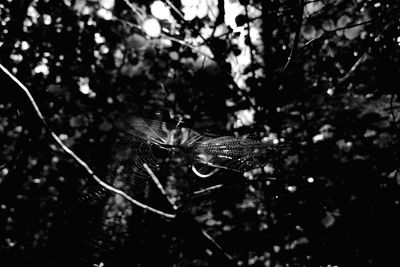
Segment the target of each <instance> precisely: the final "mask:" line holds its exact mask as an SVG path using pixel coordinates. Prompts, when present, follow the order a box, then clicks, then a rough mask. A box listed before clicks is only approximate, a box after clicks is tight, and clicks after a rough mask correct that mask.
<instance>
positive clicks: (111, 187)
mask: <svg viewBox="0 0 400 267" xmlns="http://www.w3.org/2000/svg"><path fill="white" fill-rule="evenodd" d="M0 69H1V71H2V72H3V73H4V74H6V76H8V78H10V79H11V80H12V81H13V82H14V83H15V84H16V85H17V86H18V88H19V89H21V90H22V91H23V92H24V94H25V95H26V96H27V97H28V99H29V102H30V104H31V105H32V107H33V109H34V112H35V113H36V115H37V116H38V118H39V119H40V121H41V123H42V125H43V126H44V128H45V129H46V130H47V132H48V133H50V135H51V137H52V138H53V140H54V141H55V142H56V143H57V144H58V145H59V146H60V147H61V149H62V150H64V152H65V153H67V154H68V155H69V156H70V157H71V158H72V159H73V160H75V161H76V162H77V163H78V164H79V165H80V166H81V167H82V168H83V169H84V170H85V171H86V173H87V174H88V175H89V177H91V178H92V180H93V181H95V182H96V183H98V184H99V185H100V186H102V187H103V188H105V189H106V190H108V191H110V192H113V193H115V194H118V195H120V196H122V197H123V198H125V199H126V200H128V201H129V202H131V203H132V204H134V205H136V206H138V207H140V208H142V209H144V210H147V211H150V212H152V213H154V214H157V215H160V216H162V217H165V218H175V214H169V213H165V212H162V211H160V210H157V209H155V208H152V207H150V206H147V205H145V204H143V203H141V202H139V201H137V200H135V199H133V198H132V197H130V196H129V195H127V194H126V193H125V192H123V191H121V190H119V189H117V188H115V187H113V186H111V185H109V184H107V183H105V182H104V181H103V180H102V179H100V178H99V177H98V176H97V175H96V174H95V173H94V171H93V170H92V169H91V168H90V167H89V166H88V165H87V164H86V162H84V161H83V160H82V159H81V158H79V157H78V156H77V155H76V154H75V153H74V152H73V151H72V150H71V149H69V148H68V147H67V146H66V145H65V144H64V143H63V142H62V141H61V139H60V138H59V137H58V136H57V135H56V134H55V133H54V132H53V131H52V130H51V128H50V126H49V125H48V124H47V122H46V120H45V118H44V116H43V114H42V112H41V111H40V109H39V107H38V105H37V104H36V101H35V100H34V99H33V96H32V94H31V93H30V92H29V90H28V88H27V87H25V85H23V84H22V83H21V82H20V81H19V80H18V79H17V78H16V77H15V76H14V75H13V74H12V73H10V72H9V71H8V70H7V69H6V68H5V67H4V66H3V65H2V64H0Z"/></svg>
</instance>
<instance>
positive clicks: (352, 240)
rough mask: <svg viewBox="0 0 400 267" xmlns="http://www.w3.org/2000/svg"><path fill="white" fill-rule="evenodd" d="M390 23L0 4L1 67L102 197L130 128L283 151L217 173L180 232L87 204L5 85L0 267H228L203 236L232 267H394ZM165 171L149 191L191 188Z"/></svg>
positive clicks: (305, 8)
mask: <svg viewBox="0 0 400 267" xmlns="http://www.w3.org/2000/svg"><path fill="white" fill-rule="evenodd" d="M399 9H400V6H399V4H398V3H395V2H390V1H378V0H372V1H366V0H365V1H364V0H357V1H344V0H337V1H332V0H321V1H302V0H301V1H298V2H297V1H287V0H271V1H257V0H251V1H236V0H233V1H231V0H225V1H223V0H219V1H217V0H201V1H183V0H182V1H168V0H167V1H139V0H138V1H134V2H129V1H128V0H126V1H125V0H120V1H113V0H100V1H93V0H75V1H74V0H64V1H45V0H33V1H32V0H18V1H2V2H0V21H1V22H0V60H1V64H2V65H4V66H5V67H7V69H9V70H10V71H12V73H13V74H14V75H16V76H17V77H18V78H19V79H20V80H21V81H22V82H23V83H24V84H25V85H26V86H27V87H28V88H29V89H30V91H31V93H32V95H33V96H34V98H35V100H36V101H37V102H38V104H39V106H40V109H41V110H42V112H43V113H44V115H45V117H46V120H47V122H48V123H49V125H50V127H51V129H52V130H54V132H55V133H57V135H58V136H59V138H60V139H61V140H62V141H63V142H64V143H65V144H66V145H67V146H68V147H69V148H71V149H72V150H73V151H75V152H76V153H77V154H78V155H80V156H81V157H82V158H83V159H84V160H85V162H86V163H87V164H88V165H89V166H91V167H93V169H94V170H95V171H96V173H97V174H99V176H101V177H104V179H105V180H106V181H107V182H110V183H112V184H113V185H114V186H116V187H118V186H120V188H123V187H124V181H126V180H124V179H123V176H122V174H121V172H119V170H120V169H119V168H120V167H121V166H125V165H124V164H123V162H124V160H126V156H127V155H126V154H124V153H125V152H126V151H124V150H123V149H121V145H119V144H121V142H123V141H124V131H123V129H124V122H125V121H126V118H127V117H129V116H131V115H136V116H141V117H145V118H158V119H161V120H166V121H171V120H175V121H177V120H181V121H184V122H185V124H186V125H188V126H189V127H190V128H193V129H195V130H196V131H199V132H213V133H215V134H220V135H234V136H244V137H248V138H252V139H257V140H259V141H262V142H267V141H274V140H275V141H276V142H280V143H281V144H284V145H282V146H281V148H282V149H281V150H280V151H279V153H277V154H276V158H274V159H271V162H269V164H267V165H266V166H265V167H264V168H256V169H253V170H250V171H248V172H246V173H244V174H237V173H232V172H229V171H227V170H224V171H221V172H218V173H217V175H215V176H213V178H212V179H211V181H212V182H211V183H212V185H215V184H217V183H223V184H224V187H223V188H222V189H221V190H215V191H213V192H212V193H211V194H209V195H206V197H204V198H203V199H201V201H200V202H196V201H194V203H191V202H188V204H187V205H188V206H190V208H188V209H187V211H185V212H182V214H180V216H178V218H177V219H176V220H165V219H163V218H159V217H157V216H155V215H152V214H149V213H146V212H145V211H143V210H141V209H140V208H138V207H134V206H131V205H130V204H129V203H127V201H126V200H124V199H123V198H121V197H120V196H118V195H113V194H110V193H107V192H103V191H101V188H99V189H96V190H94V192H97V193H98V192H100V193H99V196H101V201H98V202H96V201H93V203H92V202H91V200H93V199H94V198H95V197H96V196H97V195H91V194H90V192H88V191H85V190H86V189H85V188H96V185H91V184H90V180H88V179H87V177H86V176H87V175H86V174H85V173H83V172H82V170H81V169H80V168H79V166H78V164H77V163H76V162H74V161H73V160H71V159H69V158H68V157H67V156H66V155H65V154H64V153H63V151H62V150H61V149H60V148H59V147H58V146H56V144H54V143H53V142H52V140H51V139H50V137H49V133H48V132H46V131H45V130H44V129H43V128H42V127H41V125H40V122H39V120H38V119H37V117H36V114H35V113H34V112H33V110H32V107H31V106H30V103H29V102H28V101H27V99H26V97H25V96H24V95H23V94H21V92H19V91H18V90H17V89H15V86H14V85H13V84H12V82H11V81H9V79H8V78H7V77H6V76H4V75H3V74H1V75H2V76H1V82H2V88H3V90H2V92H1V97H0V114H1V116H0V119H1V120H0V138H1V142H0V145H1V157H0V225H1V227H0V236H1V239H0V260H1V263H2V265H13V266H28V265H32V264H37V265H45V264H47V265H49V266H64V265H65V266H70V265H71V264H73V265H77V264H82V265H86V266H94V264H97V265H98V266H118V265H122V264H123V263H124V262H130V263H131V265H137V266H214V265H216V266H225V265H227V263H226V262H221V261H223V260H224V255H218V253H216V251H217V250H216V251H211V250H210V248H209V247H208V246H209V244H210V243H208V242H209V240H207V238H204V235H202V232H201V231H202V230H205V231H206V232H207V233H208V234H209V235H210V236H211V237H212V238H213V239H214V240H215V241H216V242H218V244H219V245H220V246H221V247H222V248H223V250H224V252H226V253H228V254H229V255H231V256H232V258H233V262H234V263H235V264H236V265H239V266H284V265H287V266H314V265H315V266H334V265H338V266H343V265H344V266H346V265H354V266H383V265H384V264H385V263H391V262H392V261H396V262H398V259H397V257H396V252H395V249H396V247H395V246H392V244H393V243H395V242H396V241H397V240H398V238H399V237H400V235H399V230H398V225H399V222H400V221H399V220H398V219H397V217H396V214H397V213H398V212H399V211H400V210H399V204H400V199H399V193H400V192H399V190H400V189H399V185H400V175H399V170H398V162H399V157H400V156H399V153H398V151H399V150H398V146H399V142H398V134H399V128H398V127H399V126H398V125H397V120H398V119H399V115H398V109H399V107H400V103H399V101H398V98H399V93H398V88H397V85H398V84H399V77H400V76H399V69H400V68H399V59H398V56H397V55H398V53H399V49H400V45H399V44H400V39H399V38H400V37H399V36H400V32H399V31H400V25H399V20H398V13H399ZM170 163H171V165H173V168H172V167H171V168H167V169H168V171H167V172H166V173H163V172H161V171H160V172H159V173H157V175H158V176H159V175H162V176H163V177H164V176H165V177H175V178H177V177H179V178H180V180H178V182H176V181H175V183H178V184H179V183H180V182H179V181H182V182H181V183H182V184H180V185H182V186H186V185H185V184H184V183H185V182H184V181H185V175H187V173H190V170H189V169H188V166H187V165H185V164H182V162H170ZM174 164H175V165H174ZM125 179H129V178H125ZM171 190H172V189H170V192H169V193H171ZM173 193H174V192H172V193H171V194H173ZM85 195H86V196H87V198H84V197H83V198H82V196H85ZM104 196H106V197H104ZM103 197H104V198H103ZM198 203H201V205H198ZM199 225H200V227H201V228H199ZM199 247H200V248H199ZM225 260H226V259H225ZM9 262H10V264H8V263H9Z"/></svg>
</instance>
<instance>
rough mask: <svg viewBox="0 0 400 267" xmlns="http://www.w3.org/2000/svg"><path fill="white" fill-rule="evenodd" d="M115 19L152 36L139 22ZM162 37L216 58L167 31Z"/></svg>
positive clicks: (146, 35)
mask: <svg viewBox="0 0 400 267" xmlns="http://www.w3.org/2000/svg"><path fill="white" fill-rule="evenodd" d="M114 20H115V21H119V22H121V23H124V24H126V25H128V26H129V27H132V28H134V29H136V30H138V31H140V32H141V33H142V34H143V35H145V37H146V38H148V39H150V38H151V37H150V36H149V35H148V34H147V33H146V31H144V30H143V28H142V27H140V26H139V25H138V24H135V23H132V22H130V21H127V20H124V19H119V18H115V19H114ZM160 37H161V38H164V39H167V40H170V41H172V42H175V43H178V44H180V45H182V46H186V47H188V48H190V49H192V51H194V52H196V53H198V54H199V55H202V56H204V57H207V58H209V59H211V60H214V58H213V56H212V55H208V54H206V53H204V52H203V51H201V50H200V49H198V48H197V47H196V46H194V45H192V44H189V43H188V42H186V41H184V40H181V39H178V38H176V37H173V36H170V35H168V34H165V33H162V32H161V33H160Z"/></svg>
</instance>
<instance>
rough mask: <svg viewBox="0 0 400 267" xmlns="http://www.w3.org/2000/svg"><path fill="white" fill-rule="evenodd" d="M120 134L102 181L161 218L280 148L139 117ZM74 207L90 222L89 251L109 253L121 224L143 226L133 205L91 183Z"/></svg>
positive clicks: (124, 231)
mask: <svg viewBox="0 0 400 267" xmlns="http://www.w3.org/2000/svg"><path fill="white" fill-rule="evenodd" d="M124 132H125V138H124V140H123V141H122V142H121V143H120V144H119V145H118V146H117V147H116V149H115V151H116V155H115V160H114V162H113V163H112V164H111V166H112V167H111V169H112V171H111V174H110V178H109V180H108V181H107V182H109V183H110V184H112V186H113V187H115V188H116V189H118V190H120V191H123V192H124V193H126V195H128V196H130V197H131V198H133V199H135V200H136V201H139V202H140V203H143V204H145V205H147V206H148V207H151V208H153V209H156V210H158V211H162V212H164V213H165V214H167V213H168V214H177V213H179V212H181V213H182V212H183V210H184V209H187V207H189V209H190V208H195V207H196V205H198V206H200V205H203V204H204V203H203V202H204V201H208V199H207V198H208V197H209V193H210V192H213V190H214V189H220V188H222V187H223V186H224V185H223V184H221V183H220V181H219V179H218V176H222V175H223V174H224V173H227V172H234V173H238V174H239V175H240V174H241V173H244V172H247V171H250V170H253V169H256V168H263V167H264V166H265V165H266V164H268V163H269V162H270V161H271V160H273V159H274V157H276V155H277V153H280V149H281V146H280V145H279V144H278V145H277V144H275V143H273V142H268V143H266V142H262V141H259V140H254V139H245V138H241V137H235V136H216V135H212V134H201V133H199V132H197V131H195V130H193V129H190V128H188V127H185V126H184V124H183V123H182V122H177V123H167V122H164V121H160V120H150V119H145V118H141V117H129V118H128V119H127V120H126V122H125V124H124ZM228 177H229V175H228ZM202 194H204V195H205V198H204V197H203V198H200V202H196V201H192V199H191V197H192V196H198V195H202ZM203 200H204V201H203ZM202 201H203V202H202ZM188 203H189V204H188ZM80 206H81V207H84V209H83V212H82V213H81V214H82V216H89V217H90V222H91V223H92V224H91V225H90V226H89V228H88V230H87V231H86V233H87V235H88V238H86V239H88V240H89V241H90V242H88V243H90V244H94V245H91V247H94V246H95V247H96V248H100V247H105V248H107V249H109V248H111V247H113V246H114V243H113V242H111V243H107V242H108V241H107V240H113V239H114V240H115V238H116V237H117V236H119V239H120V240H123V239H124V238H127V237H128V236H131V235H132V234H133V233H132V229H130V230H129V227H128V224H127V221H135V222H136V223H131V224H134V225H143V224H142V223H141V222H142V221H145V219H143V218H144V217H143V216H144V215H143V214H142V215H140V211H138V207H134V206H132V205H129V203H126V201H124V199H121V198H120V197H119V196H116V195H113V194H111V193H110V192H107V191H106V190H104V188H102V187H101V186H99V185H97V184H90V183H88V184H87V188H86V191H85V194H84V195H83V197H82V198H81V199H80ZM143 212H145V211H143ZM143 212H142V213H143ZM110 229H111V230H110ZM134 231H135V230H134ZM92 232H94V233H93V234H90V233H92ZM99 233H100V234H99ZM107 233H108V234H107ZM110 233H112V234H110ZM85 242H87V241H85ZM110 244H111V245H110ZM105 251H106V250H105ZM100 254H101V253H100ZM104 254H106V253H103V255H104Z"/></svg>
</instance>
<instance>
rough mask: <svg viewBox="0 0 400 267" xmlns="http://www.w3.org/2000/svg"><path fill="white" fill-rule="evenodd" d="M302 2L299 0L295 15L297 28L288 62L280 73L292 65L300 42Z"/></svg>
mask: <svg viewBox="0 0 400 267" xmlns="http://www.w3.org/2000/svg"><path fill="white" fill-rule="evenodd" d="M303 5H304V0H299V13H298V14H297V15H298V17H297V20H298V26H297V30H296V33H295V36H294V41H293V46H292V49H291V50H290V54H289V57H288V60H287V62H286V64H285V67H284V68H283V71H282V72H286V70H287V68H288V67H289V65H290V64H291V63H292V61H293V56H294V55H295V53H296V50H297V46H298V45H299V40H300V32H301V26H302V25H303V12H304V8H303Z"/></svg>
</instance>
